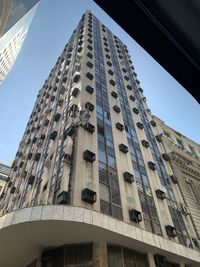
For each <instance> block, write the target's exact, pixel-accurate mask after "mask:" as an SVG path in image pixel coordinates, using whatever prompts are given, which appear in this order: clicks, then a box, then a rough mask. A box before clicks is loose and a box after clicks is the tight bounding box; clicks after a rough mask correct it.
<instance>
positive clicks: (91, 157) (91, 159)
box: [83, 149, 96, 162]
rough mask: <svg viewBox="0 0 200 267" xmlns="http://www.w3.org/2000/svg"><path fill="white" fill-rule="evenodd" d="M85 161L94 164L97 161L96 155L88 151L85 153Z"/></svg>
mask: <svg viewBox="0 0 200 267" xmlns="http://www.w3.org/2000/svg"><path fill="white" fill-rule="evenodd" d="M83 159H84V160H86V161H89V162H94V161H95V159H96V156H95V153H93V152H92V151H90V150H88V149H87V150H85V151H84V152H83Z"/></svg>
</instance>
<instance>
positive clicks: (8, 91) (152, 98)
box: [0, 0, 200, 164]
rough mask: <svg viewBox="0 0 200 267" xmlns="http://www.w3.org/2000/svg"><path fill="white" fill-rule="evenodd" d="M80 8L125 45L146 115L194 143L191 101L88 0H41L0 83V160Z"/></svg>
mask: <svg viewBox="0 0 200 267" xmlns="http://www.w3.org/2000/svg"><path fill="white" fill-rule="evenodd" d="M86 9H90V10H91V11H92V13H93V14H94V15H95V16H96V17H97V18H99V19H100V21H101V22H102V23H104V24H105V25H106V26H107V27H108V28H110V30H111V31H112V32H114V34H115V35H117V36H118V37H119V38H120V39H121V40H122V41H123V42H124V43H125V44H126V45H127V47H128V49H129V52H130V55H131V57H132V60H133V64H134V66H135V69H136V73H137V74H138V79H139V80H140V83H141V86H142V88H143V89H144V95H145V96H146V97H147V104H148V105H149V108H150V109H151V111H152V114H154V115H156V116H158V117H159V118H161V119H162V120H163V121H164V122H165V123H166V124H167V125H169V126H171V127H172V128H174V129H175V130H177V131H179V132H181V133H182V134H183V135H185V136H187V137H188V138H190V139H192V140H194V141H196V142H197V143H200V108H199V104H198V103H197V102H196V100H195V99H194V98H193V97H192V96H191V95H190V94H189V93H188V92H187V91H186V90H185V89H184V88H183V87H182V86H181V85H180V84H179V83H178V82H177V81H176V80H174V79H173V78H172V77H171V76H170V75H169V74H168V73H167V72H166V71H165V70H164V69H163V68H162V67H161V66H160V65H159V64H158V63H157V62H156V61H155V60H153V58H152V57H151V56H150V55H148V54H147V53H146V52H145V51H144V50H143V49H142V48H141V47H140V46H139V45H138V44H137V43H136V42H135V41H134V40H133V39H132V38H130V37H129V35H128V34H127V33H126V32H125V31H123V30H122V29H121V28H120V27H119V26H118V25H117V24H116V23H115V22H114V21H113V20H112V19H111V18H110V17H109V16H108V15H107V14H106V13H105V12H104V11H103V10H101V9H100V8H99V7H98V6H97V5H96V4H95V3H94V2H93V1H92V0H84V1H83V0H67V1H66V0H57V1H49V0H42V1H41V3H40V5H39V8H38V10H37V12H36V15H35V17H34V19H33V21H32V24H31V26H30V29H29V32H28V35H27V37H26V39H25V42H24V44H23V47H22V49H21V51H20V54H19V56H18V58H17V60H16V62H15V65H14V67H13V69H12V70H11V72H10V73H9V75H8V76H7V78H6V80H5V81H4V82H3V83H2V84H1V85H0V122H1V131H0V162H3V163H7V164H10V163H11V162H12V160H13V159H14V157H15V153H16V151H17V149H18V145H19V142H20V140H21V138H22V135H23V133H24V130H25V127H26V124H27V122H28V119H29V116H30V114H31V111H32V108H33V105H34V102H35V100H36V95H37V93H38V91H39V89H40V88H41V87H42V85H43V83H44V81H45V80H46V78H47V76H48V74H49V72H50V70H51V68H52V67H53V66H54V64H55V62H56V60H57V58H58V57H59V55H60V53H61V51H62V50H63V48H64V46H65V44H66V43H67V42H68V40H69V38H70V36H71V34H72V32H73V30H74V29H75V28H76V26H77V24H78V22H79V20H80V18H81V16H82V14H83V13H84V12H85V10H86ZM138 26H139V25H135V27H138ZM158 49H159V44H158ZM163 52H164V51H163Z"/></svg>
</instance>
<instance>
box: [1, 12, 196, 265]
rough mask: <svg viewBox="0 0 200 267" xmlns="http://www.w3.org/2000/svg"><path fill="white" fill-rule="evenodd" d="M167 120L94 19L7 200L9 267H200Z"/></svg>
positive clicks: (31, 132)
mask: <svg viewBox="0 0 200 267" xmlns="http://www.w3.org/2000/svg"><path fill="white" fill-rule="evenodd" d="M158 121H159V120H158V119H157V118H154V117H153V116H152V115H151V112H150V110H149V108H148V106H147V102H146V98H145V96H144V94H143V89H142V88H141V86H140V82H139V80H138V78H137V74H136V72H135V69H134V66H133V64H132V61H131V58H130V55H129V53H128V49H127V47H126V45H125V44H124V43H123V42H122V41H121V40H120V39H119V38H118V37H117V36H115V35H114V34H113V33H112V32H111V31H110V30H109V29H108V28H107V27H106V26H105V25H103V24H102V23H101V22H100V21H99V20H98V19H97V18H96V17H95V16H94V15H92V14H91V12H90V11H86V13H85V14H84V15H83V16H82V18H81V20H80V22H79V24H78V26H77V28H76V30H75V31H74V32H73V34H72V36H71V38H70V40H69V42H68V44H67V45H66V46H65V48H64V50H63V52H62V53H61V55H60V57H59V58H58V60H57V62H56V64H55V66H54V68H53V69H52V71H51V73H50V74H49V77H48V78H47V80H46V81H45V83H44V85H43V87H42V88H41V89H40V91H39V93H38V96H37V100H36V102H35V105H34V108H33V111H32V113H31V116H30V119H29V121H28V124H27V127H26V130H25V133H24V135H23V138H22V140H21V142H20V145H19V149H18V151H17V154H16V157H15V160H14V162H13V165H12V170H11V173H10V179H8V181H7V184H6V187H5V189H4V191H3V193H2V194H1V202H0V203H1V209H2V212H3V216H2V217H1V218H0V234H1V239H0V246H1V250H0V258H1V265H2V266H4V267H12V266H14V267H18V266H19V267H22V266H24V267H25V266H27V267H28V266H29V267H33V266H37V267H39V266H42V267H47V266H59V267H61V266H63V267H64V266H65V267H70V266H73V267H75V266H77V267H78V266H87V267H90V266H94V267H97V266H98V267H100V266H102V267H107V266H108V267H125V266H130V267H166V266H167V267H186V266H187V267H198V266H199V265H200V251H199V248H198V245H197V243H198V238H199V236H198V229H197V226H196V221H195V220H194V218H193V217H192V216H190V215H189V216H188V214H186V213H184V212H182V209H181V208H182V205H185V204H186V200H185V196H184V193H183V192H182V189H181V186H179V183H177V179H175V178H176V176H175V174H174V168H173V166H172V164H171V157H172V156H171V155H169V153H170V151H169V150H164V144H163V141H162V140H163V138H162V133H163V130H162V126H163V125H161V127H160V126H159V123H158ZM161 124H162V123H161ZM178 179H179V178H178ZM180 179H182V178H180ZM19 240H20V242H19ZM8 255H9V256H8ZM19 255H20V257H19Z"/></svg>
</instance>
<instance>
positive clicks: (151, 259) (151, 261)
mask: <svg viewBox="0 0 200 267" xmlns="http://www.w3.org/2000/svg"><path fill="white" fill-rule="evenodd" d="M147 259H148V263H149V267H156V264H155V260H154V256H153V254H151V253H147ZM181 267H182V266H181Z"/></svg>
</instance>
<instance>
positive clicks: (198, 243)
mask: <svg viewBox="0 0 200 267" xmlns="http://www.w3.org/2000/svg"><path fill="white" fill-rule="evenodd" d="M192 240H193V242H194V244H195V246H196V247H197V248H200V240H199V239H196V238H192Z"/></svg>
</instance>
